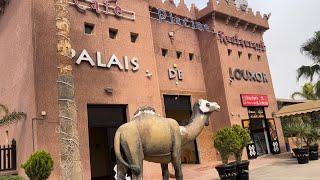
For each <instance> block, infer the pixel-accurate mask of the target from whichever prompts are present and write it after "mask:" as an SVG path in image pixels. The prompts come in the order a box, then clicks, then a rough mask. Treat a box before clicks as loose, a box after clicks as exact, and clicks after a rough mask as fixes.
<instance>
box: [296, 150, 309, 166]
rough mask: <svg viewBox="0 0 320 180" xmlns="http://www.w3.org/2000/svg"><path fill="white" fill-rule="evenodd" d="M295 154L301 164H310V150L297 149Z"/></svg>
mask: <svg viewBox="0 0 320 180" xmlns="http://www.w3.org/2000/svg"><path fill="white" fill-rule="evenodd" d="M293 152H295V154H296V157H297V160H298V163H299V164H307V163H309V148H295V149H293Z"/></svg>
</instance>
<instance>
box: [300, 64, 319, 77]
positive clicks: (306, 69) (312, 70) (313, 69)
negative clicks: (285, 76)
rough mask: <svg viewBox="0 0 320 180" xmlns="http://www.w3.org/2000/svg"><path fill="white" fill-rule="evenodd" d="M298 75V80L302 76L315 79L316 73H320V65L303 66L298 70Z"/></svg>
mask: <svg viewBox="0 0 320 180" xmlns="http://www.w3.org/2000/svg"><path fill="white" fill-rule="evenodd" d="M297 73H298V76H297V80H298V81H299V79H300V78H302V77H304V78H306V79H310V81H313V77H314V75H315V74H318V75H320V65H319V64H315V65H312V66H301V67H300V68H299V69H298V70H297Z"/></svg>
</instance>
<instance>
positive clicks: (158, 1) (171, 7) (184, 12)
mask: <svg viewBox="0 0 320 180" xmlns="http://www.w3.org/2000/svg"><path fill="white" fill-rule="evenodd" d="M149 5H150V6H151V7H155V8H160V9H163V10H166V11H170V12H172V13H174V14H176V15H180V16H183V17H187V18H190V19H196V13H198V11H199V10H198V8H197V7H196V6H195V4H192V5H191V9H190V10H189V8H188V7H187V5H186V3H185V1H184V0H180V2H179V4H177V5H176V4H175V3H174V1H173V0H165V1H164V2H162V0H149Z"/></svg>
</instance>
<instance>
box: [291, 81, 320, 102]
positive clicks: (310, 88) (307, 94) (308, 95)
mask: <svg viewBox="0 0 320 180" xmlns="http://www.w3.org/2000/svg"><path fill="white" fill-rule="evenodd" d="M297 96H300V97H302V98H304V99H307V100H317V99H320V97H319V96H318V95H317V94H316V90H315V85H313V84H312V83H306V84H304V85H303V87H302V91H301V92H294V93H293V94H292V95H291V97H292V99H295V98H296V97H297Z"/></svg>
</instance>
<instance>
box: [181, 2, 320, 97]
mask: <svg viewBox="0 0 320 180" xmlns="http://www.w3.org/2000/svg"><path fill="white" fill-rule="evenodd" d="M175 1H176V2H179V0H175ZM185 2H186V3H187V4H188V6H190V4H191V3H195V4H196V5H197V6H198V7H199V8H200V9H201V8H203V7H205V6H206V4H207V2H208V0H185ZM248 2H249V7H251V8H252V9H253V10H254V11H257V10H259V11H260V12H262V13H265V14H266V13H269V12H271V14H272V15H271V18H270V19H269V24H270V30H268V31H267V32H266V33H265V35H264V40H265V44H266V46H267V54H268V59H269V64H270V69H271V74H272V80H273V86H274V90H275V93H276V97H277V98H290V96H291V94H292V92H294V91H299V90H301V86H302V85H303V84H304V81H300V82H299V83H298V82H297V80H296V76H297V74H296V69H297V68H298V67H299V66H301V65H302V64H310V63H311V61H310V60H309V59H308V58H307V57H305V56H303V55H302V54H301V53H300V46H301V45H302V44H303V43H304V42H305V41H306V40H307V39H309V38H311V37H312V36H313V34H314V32H315V31H317V30H320V0H248Z"/></svg>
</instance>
